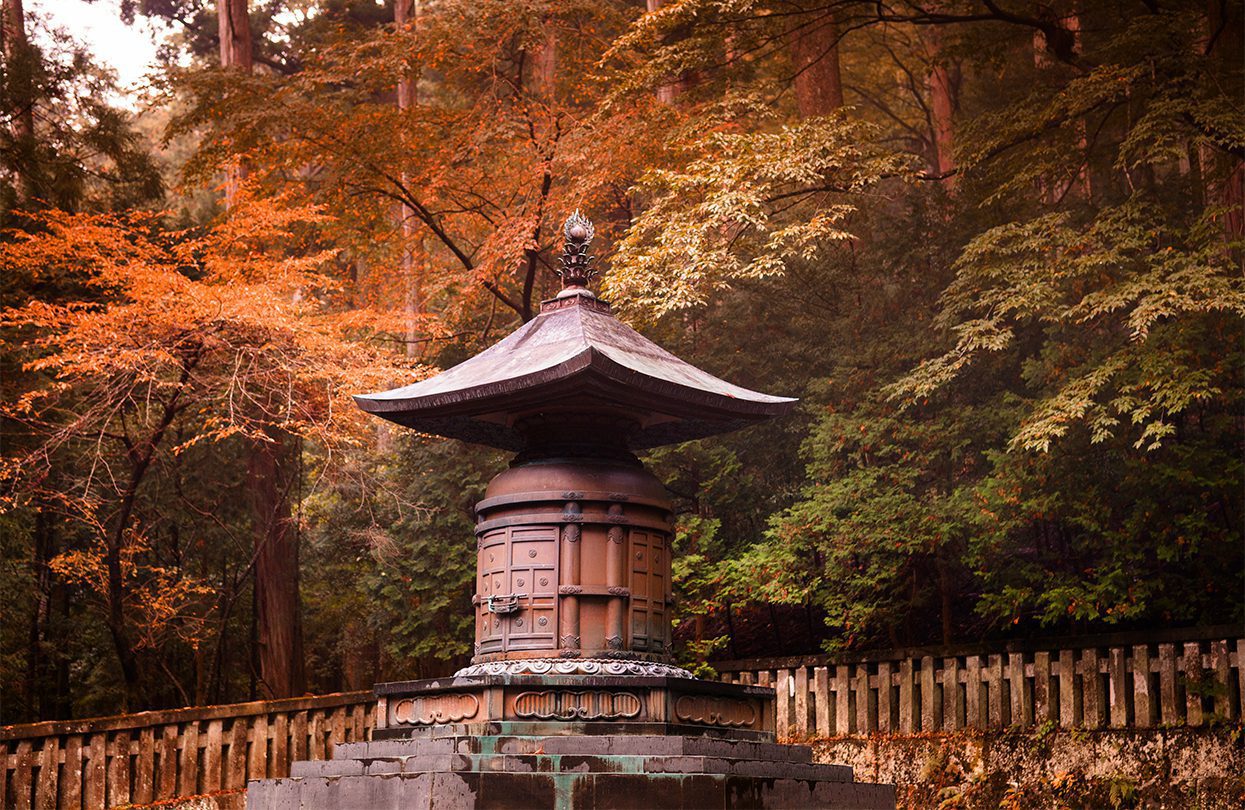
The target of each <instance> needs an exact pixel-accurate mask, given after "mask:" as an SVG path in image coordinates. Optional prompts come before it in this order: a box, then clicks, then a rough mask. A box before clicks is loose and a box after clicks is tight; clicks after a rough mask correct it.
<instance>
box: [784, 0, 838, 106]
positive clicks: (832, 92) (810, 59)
mask: <svg viewBox="0 0 1245 810" xmlns="http://www.w3.org/2000/svg"><path fill="white" fill-rule="evenodd" d="M799 6H800V8H802V9H803V8H805V7H810V8H812V9H816V6H817V4H816V3H814V2H811V1H810V0H802V2H800V3H799ZM791 19H792V20H794V26H793V28H792V29H791V30H790V31H789V32H788V33H787V41H788V42H789V43H790V47H791V65H792V67H793V68H794V69H795V103H796V107H797V108H798V109H799V111H800V116H801V117H802V118H811V117H812V116H815V115H826V114H827V113H831V112H834V111H835V110H837V109H838V108H840V107H842V106H843V78H842V75H841V74H840V72H839V45H838V40H839V26H838V22H837V21H836V20H835V18H834V11H833V10H825V9H817V10H814V11H810V13H808V14H798V15H794V16H793V17H792V18H791Z"/></svg>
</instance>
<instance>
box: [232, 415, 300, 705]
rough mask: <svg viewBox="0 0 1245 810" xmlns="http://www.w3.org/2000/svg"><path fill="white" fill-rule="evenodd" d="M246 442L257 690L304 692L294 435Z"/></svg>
mask: <svg viewBox="0 0 1245 810" xmlns="http://www.w3.org/2000/svg"><path fill="white" fill-rule="evenodd" d="M265 433H266V438H267V439H268V440H267V441H263V440H260V439H254V440H252V442H251V448H250V462H249V464H248V467H247V492H248V494H249V496H250V501H251V503H250V506H251V514H252V519H253V521H254V526H253V529H252V531H253V532H254V542H255V623H256V639H255V644H256V648H257V652H258V655H257V658H258V661H259V678H260V681H261V689H262V690H263V694H264V696H265V697H267V698H286V697H295V696H297V695H301V694H303V693H304V692H306V691H307V675H306V669H305V662H304V660H303V628H302V610H301V604H300V600H299V590H298V580H299V571H298V539H299V538H298V535H299V533H298V531H297V529H296V527H295V525H294V521H293V519H292V515H291V510H290V500H291V496H292V492H293V489H294V484H295V483H296V478H297V463H296V459H295V458H294V453H295V452H298V451H297V449H293V450H292V449H291V446H292V445H293V443H294V442H293V439H292V438H291V437H290V436H289V434H287V433H285V432H284V431H282V430H280V429H279V428H269V429H267V430H266V431H265Z"/></svg>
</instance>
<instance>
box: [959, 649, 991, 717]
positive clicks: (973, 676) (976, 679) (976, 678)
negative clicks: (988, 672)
mask: <svg viewBox="0 0 1245 810" xmlns="http://www.w3.org/2000/svg"><path fill="white" fill-rule="evenodd" d="M964 669H965V676H964V721H965V723H966V724H967V725H968V726H969V727H970V728H985V727H986V713H985V711H984V710H983V709H982V706H983V704H982V701H981V656H980V655H970V656H968V659H967V660H966V661H965V667H964Z"/></svg>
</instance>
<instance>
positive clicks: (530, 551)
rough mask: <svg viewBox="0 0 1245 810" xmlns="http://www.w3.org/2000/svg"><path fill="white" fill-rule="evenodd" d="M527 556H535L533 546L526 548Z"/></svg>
mask: <svg viewBox="0 0 1245 810" xmlns="http://www.w3.org/2000/svg"><path fill="white" fill-rule="evenodd" d="M527 556H529V557H535V556H536V549H534V548H532V549H528V551H527Z"/></svg>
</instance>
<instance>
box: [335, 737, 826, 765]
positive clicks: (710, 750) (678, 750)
mask: <svg viewBox="0 0 1245 810" xmlns="http://www.w3.org/2000/svg"><path fill="white" fill-rule="evenodd" d="M432 754H581V755H585V756H587V755H623V756H705V757H725V758H728V759H756V760H764V761H776V762H803V763H809V762H812V758H813V751H812V749H811V748H810V747H808V746H807V745H779V744H778V743H764V742H752V741H745V740H723V739H716V738H713V737H656V736H630V735H626V736H624V735H617V736H609V735H600V736H579V735H577V736H557V737H527V736H500V737H491V736H488V737H478V736H446V737H432V738H428V737H420V738H415V739H404V740H374V741H370V742H357V743H342V744H339V745H337V746H336V747H335V748H334V749H333V756H334V758H335V759H379V758H382V757H402V756H426V755H432Z"/></svg>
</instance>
